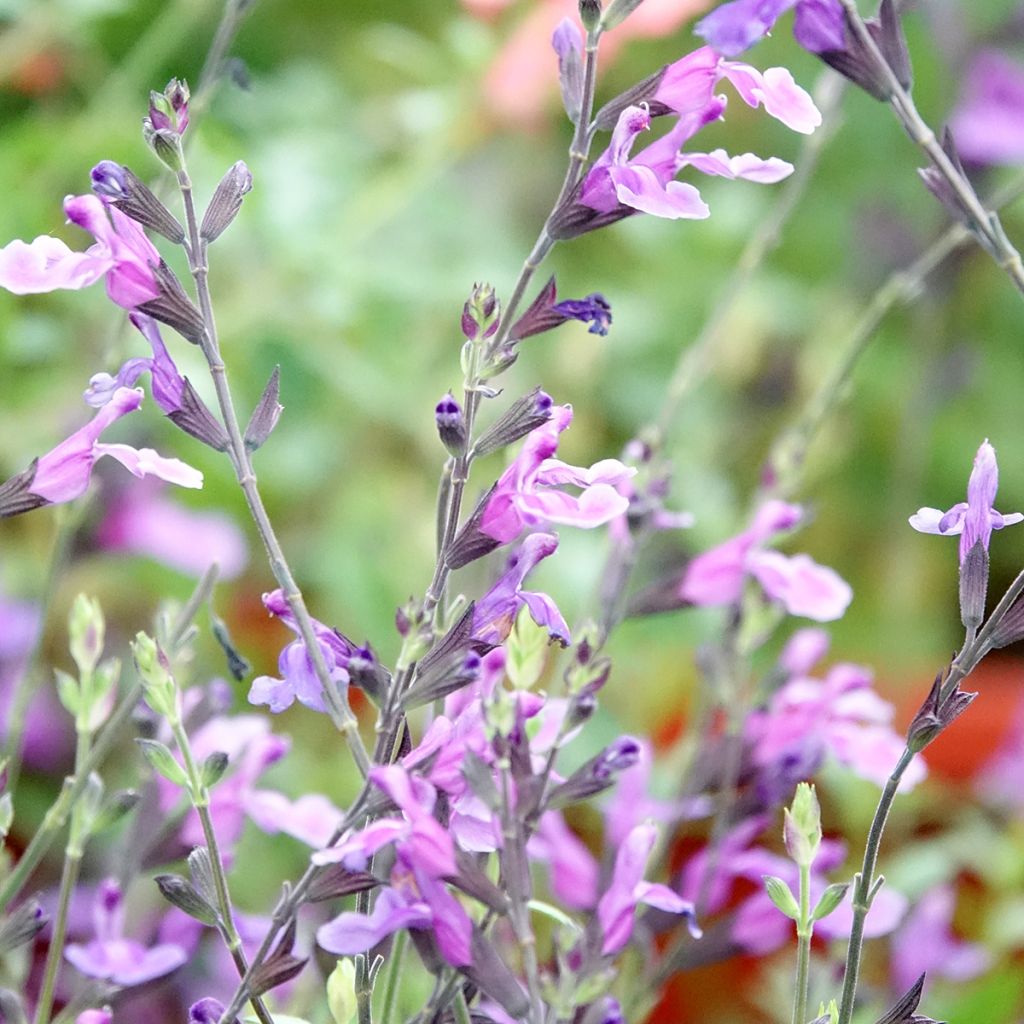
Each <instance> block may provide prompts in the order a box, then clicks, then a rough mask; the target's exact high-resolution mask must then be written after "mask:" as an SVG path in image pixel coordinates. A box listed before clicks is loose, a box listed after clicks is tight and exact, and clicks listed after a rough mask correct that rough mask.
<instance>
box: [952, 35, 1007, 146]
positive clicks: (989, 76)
mask: <svg viewBox="0 0 1024 1024" xmlns="http://www.w3.org/2000/svg"><path fill="white" fill-rule="evenodd" d="M949 128H950V131H952V133H953V138H955V139H956V148H957V152H958V153H959V154H960V156H961V157H962V158H963V159H964V160H965V161H968V162H970V163H973V164H1018V163H1021V162H1022V161H1024V65H1021V64H1020V62H1019V61H1015V60H1012V59H1011V58H1010V57H1008V56H1007V55H1006V54H1004V53H1001V52H1000V51H999V50H982V51H980V52H979V53H978V54H976V55H975V56H974V58H973V59H972V60H971V62H970V64H969V65H968V67H967V74H966V75H965V77H964V83H963V91H962V92H961V94H960V99H959V100H958V102H957V105H956V107H955V109H954V110H953V113H952V115H951V116H950V119H949Z"/></svg>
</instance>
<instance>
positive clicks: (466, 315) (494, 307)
mask: <svg viewBox="0 0 1024 1024" xmlns="http://www.w3.org/2000/svg"><path fill="white" fill-rule="evenodd" d="M498 314H499V307H498V298H497V295H496V294H495V292H494V288H493V287H492V286H491V285H489V284H475V285H473V290H472V292H470V294H469V298H468V299H467V300H466V304H465V305H464V306H463V307H462V333H463V334H464V335H465V336H466V338H467V339H468V340H469V341H480V340H482V339H486V338H490V337H492V336H493V335H494V332H495V331H496V330H497V329H498V323H499V315H498Z"/></svg>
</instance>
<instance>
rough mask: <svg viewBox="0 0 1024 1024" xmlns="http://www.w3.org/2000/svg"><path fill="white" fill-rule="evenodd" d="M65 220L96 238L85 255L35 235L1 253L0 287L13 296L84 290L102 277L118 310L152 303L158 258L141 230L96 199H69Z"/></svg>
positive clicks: (157, 293) (155, 285) (156, 289)
mask: <svg viewBox="0 0 1024 1024" xmlns="http://www.w3.org/2000/svg"><path fill="white" fill-rule="evenodd" d="M64 212H65V213H66V214H67V215H68V220H70V221H71V222H72V223H73V224H77V225H78V226H79V227H81V228H84V229H85V230H86V231H88V232H89V233H90V234H91V235H93V236H94V237H95V239H96V244H95V245H93V246H91V247H90V248H88V249H87V250H86V251H85V252H74V251H73V250H71V249H69V248H68V247H67V245H65V244H64V243H63V242H62V241H61V240H60V239H58V238H53V237H51V236H50V235H40V236H39V237H38V238H36V239H35V240H34V241H32V242H29V243H26V242H22V241H20V240H16V241H13V242H11V243H9V244H8V245H7V246H5V247H4V248H3V249H0V287H2V288H6V289H7V290H8V291H11V292H14V293H15V294H16V295H29V294H32V293H35V292H52V291H54V290H56V289H58V288H73V289H78V288H85V287H87V286H88V285H90V284H94V283H95V282H96V281H98V280H99V279H100V278H101V277H104V276H106V279H107V294H108V295H109V296H110V298H111V299H112V300H113V301H114V302H116V303H117V304H118V305H119V306H123V307H124V308H125V309H134V308H135V307H136V306H140V305H142V303H144V302H148V301H149V300H150V299H155V298H156V297H157V296H158V295H159V293H160V290H159V288H158V286H157V283H156V278H155V277H154V274H153V268H154V267H156V266H158V265H159V263H160V254H159V253H158V252H157V251H156V248H155V247H154V246H153V243H152V242H150V240H149V239H148V238H147V237H146V234H145V232H144V231H143V230H142V228H141V227H140V226H139V225H138V224H137V223H136V222H135V221H134V220H132V219H131V218H130V217H128V216H126V215H125V214H123V213H122V212H121V211H120V210H118V209H117V208H116V207H113V206H106V205H105V204H104V203H103V202H102V201H101V200H100V199H99V198H98V197H97V196H93V195H86V196H68V198H67V199H65V200H64Z"/></svg>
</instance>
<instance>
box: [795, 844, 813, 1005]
mask: <svg viewBox="0 0 1024 1024" xmlns="http://www.w3.org/2000/svg"><path fill="white" fill-rule="evenodd" d="M813 931H814V923H813V922H812V921H811V867H810V865H809V864H801V865H800V919H799V920H798V921H797V923H796V999H795V1000H794V1002H793V1024H807V989H808V982H809V978H810V966H811V935H812V933H813Z"/></svg>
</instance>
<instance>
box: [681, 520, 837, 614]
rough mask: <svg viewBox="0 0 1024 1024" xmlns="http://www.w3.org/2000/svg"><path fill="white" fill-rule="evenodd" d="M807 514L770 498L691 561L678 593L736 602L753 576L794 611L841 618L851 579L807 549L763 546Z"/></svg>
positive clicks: (693, 599)
mask: <svg viewBox="0 0 1024 1024" xmlns="http://www.w3.org/2000/svg"><path fill="white" fill-rule="evenodd" d="M802 514H803V513H802V510H801V509H800V507H799V506H798V505H789V504H787V503H786V502H782V501H774V500H773V501H768V502H765V504H764V505H762V506H761V508H760V509H758V511H757V513H756V515H755V516H754V522H753V523H752V524H751V526H750V528H749V529H748V530H746V531H744V532H743V533H741V534H739V535H738V536H736V537H733V538H732V539H731V540H727V541H725V543H723V544H720V545H719V546H718V547H716V548H712V549H711V550H710V551H705V552H704V553H703V554H700V555H698V556H697V557H696V558H694V559H693V560H692V561H691V562H690V563H689V565H687V567H686V570H685V571H684V573H683V577H682V581H681V583H680V585H679V589H678V596H679V598H681V599H682V600H684V601H688V602H690V603H691V604H696V605H720V604H732V603H734V602H736V601H738V600H739V598H740V596H741V594H742V592H743V585H744V582H745V581H746V579H747V578H748V577H753V578H754V579H756V580H757V581H758V583H760V584H761V587H762V588H763V590H764V592H765V594H766V595H767V596H768V597H769V598H770V599H772V600H773V601H777V602H778V603H780V604H781V605H782V606H783V607H784V608H785V609H786V611H788V612H789V614H790V615H800V616H803V617H805V618H809V619H815V620H816V621H818V622H828V621H831V620H832V619H838V618H840V617H841V616H842V615H843V613H844V612H845V611H846V608H847V606H848V605H849V603H850V601H851V599H852V598H853V591H852V590H851V589H850V586H849V584H847V583H846V582H845V581H844V580H843V579H842V578H841V577H840V576H839V575H838V574H837V573H836V572H835V571H834V570H833V569H829V568H827V567H826V566H823V565H818V564H817V562H814V561H813V560H812V559H811V558H810V557H809V556H808V555H783V554H781V553H780V552H778V551H772V550H768V549H766V548H765V546H764V545H765V544H766V543H767V542H768V541H769V540H771V539H772V538H773V537H774V536H775V535H777V534H779V533H783V532H784V531H786V530H789V529H792V528H793V527H794V526H796V524H797V523H798V522H800V519H801V517H802Z"/></svg>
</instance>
